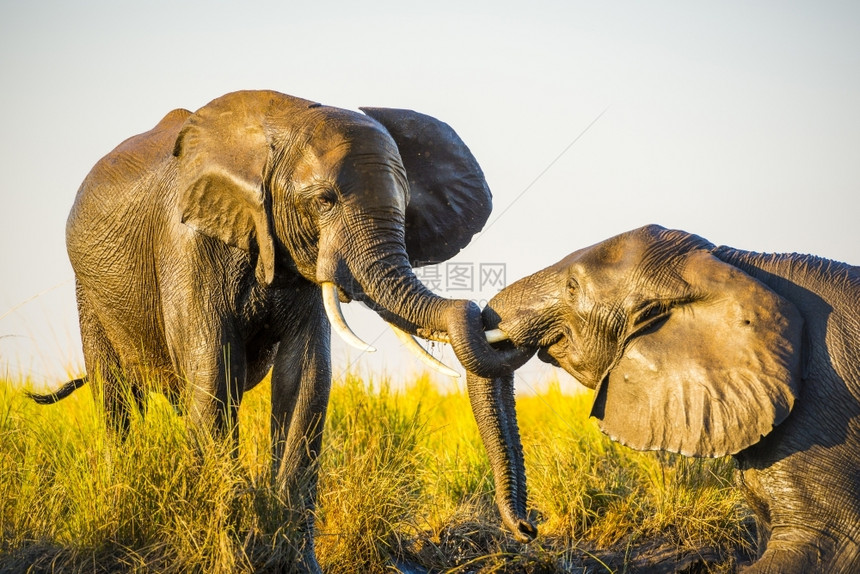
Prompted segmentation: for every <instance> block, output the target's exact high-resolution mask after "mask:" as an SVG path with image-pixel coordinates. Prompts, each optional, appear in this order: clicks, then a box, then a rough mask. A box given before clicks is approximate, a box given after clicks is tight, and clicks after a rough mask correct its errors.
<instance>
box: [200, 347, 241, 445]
mask: <svg viewBox="0 0 860 574" xmlns="http://www.w3.org/2000/svg"><path fill="white" fill-rule="evenodd" d="M219 339H220V340H221V344H219V345H217V346H213V345H211V343H210V344H208V345H205V344H202V345H200V346H199V347H196V348H197V349H200V352H199V353H195V354H193V355H192V356H190V357H189V360H188V366H187V367H186V368H185V372H186V377H187V378H188V381H189V392H190V396H189V397H188V400H189V402H188V415H189V418H190V422H191V425H192V427H193V428H194V429H196V430H198V431H210V432H214V433H215V434H216V435H218V436H226V435H231V436H232V438H233V445H234V448H235V447H236V446H237V445H238V443H239V419H238V415H239V402H240V401H241V400H242V393H243V391H244V388H245V377H246V371H247V364H246V363H247V361H246V358H245V349H244V346H243V345H241V344H240V343H239V342H238V341H239V340H238V338H227V337H219V338H215V340H219Z"/></svg>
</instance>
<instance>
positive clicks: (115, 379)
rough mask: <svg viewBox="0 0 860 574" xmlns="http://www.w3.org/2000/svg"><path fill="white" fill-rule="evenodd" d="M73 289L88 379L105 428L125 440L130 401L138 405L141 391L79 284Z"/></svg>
mask: <svg viewBox="0 0 860 574" xmlns="http://www.w3.org/2000/svg"><path fill="white" fill-rule="evenodd" d="M75 291H76V297H77V302H78V317H79V319H80V325H81V342H82V344H83V351H84V364H85V365H86V370H87V378H88V379H89V382H90V384H91V385H93V386H94V389H93V390H94V392H96V393H98V394H101V399H102V404H103V405H104V411H105V416H106V418H107V427H108V430H109V431H111V432H113V433H114V434H115V435H116V436H117V437H119V438H120V440H125V438H126V436H127V435H128V428H129V414H130V411H131V408H132V404H133V403H134V404H136V405H137V406H138V408H140V407H141V404H142V402H143V397H142V394H141V393H140V390H139V389H137V388H136V387H134V386H133V385H132V384H131V381H129V380H128V379H127V378H126V373H124V371H123V369H122V366H121V365H122V363H121V361H120V358H119V355H118V354H117V352H116V351H115V350H114V347H113V345H112V344H111V342H110V339H109V338H108V335H107V333H106V332H105V329H104V327H103V326H102V323H101V321H100V320H99V318H98V316H97V314H96V312H95V309H94V308H93V306H92V305H91V304H90V303H89V302H88V301H87V297H86V294H85V293H84V290H83V288H82V287H81V286H80V284H77V285H76V286H75Z"/></svg>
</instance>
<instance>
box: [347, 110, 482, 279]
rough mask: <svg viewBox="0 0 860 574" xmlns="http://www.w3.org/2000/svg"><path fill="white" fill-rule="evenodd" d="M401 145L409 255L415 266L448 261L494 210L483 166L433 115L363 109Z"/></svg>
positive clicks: (410, 111)
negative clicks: (407, 195)
mask: <svg viewBox="0 0 860 574" xmlns="http://www.w3.org/2000/svg"><path fill="white" fill-rule="evenodd" d="M361 111H363V112H364V113H365V114H367V115H368V116H370V117H371V118H373V119H374V120H376V121H377V122H379V123H380V124H382V125H383V126H384V127H385V129H386V130H388V133H389V134H391V137H392V138H393V139H394V141H395V143H397V147H398V149H399V150H400V157H401V159H402V160H403V166H404V167H405V168H406V175H407V178H408V179H409V203H408V204H407V206H406V251H407V252H408V254H409V259H410V261H411V262H412V264H413V265H415V266H419V265H426V264H432V263H438V262H440V261H445V260H447V259H450V258H451V257H453V256H455V255H456V254H457V253H459V252H460V250H461V249H463V247H465V246H466V245H468V243H469V241H471V240H472V236H473V235H475V233H477V232H479V231H480V230H481V229H482V228H483V227H484V224H485V223H486V222H487V218H489V217H490V211H491V210H492V194H491V193H490V188H489V186H488V185H487V181H486V180H485V179H484V173H483V171H481V166H480V165H478V161H477V160H476V159H475V157H474V156H473V155H472V152H471V151H469V148H468V147H466V144H465V143H463V140H461V139H460V136H458V135H457V133H456V132H455V131H454V130H453V129H451V127H450V126H449V125H448V124H446V123H444V122H441V121H439V120H437V119H435V118H432V117H430V116H427V115H424V114H420V113H418V112H413V111H412V110H399V109H391V108H361Z"/></svg>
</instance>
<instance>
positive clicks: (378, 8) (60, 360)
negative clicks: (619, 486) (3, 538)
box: [0, 0, 860, 384]
mask: <svg viewBox="0 0 860 574" xmlns="http://www.w3.org/2000/svg"><path fill="white" fill-rule="evenodd" d="M293 4H295V3H292V2H283V1H280V2H263V1H243V2H233V3H227V2H211V1H210V2H182V1H171V2H155V3H142V2H134V3H132V2H113V1H111V2H108V1H104V2H88V1H84V2H74V3H66V2H40V1H27V2H24V1H9V0H2V1H0V78H2V82H3V90H2V91H0V125H2V126H3V129H2V132H0V156H2V158H3V169H2V170H0V194H2V209H0V277H2V282H0V337H2V338H0V368H8V369H10V370H11V372H12V373H15V372H18V371H19V370H22V369H23V370H25V371H26V372H30V373H32V376H33V377H34V379H35V380H36V381H37V382H39V383H42V382H45V383H50V382H52V381H56V382H59V379H61V378H63V377H64V376H65V375H66V370H67V369H72V370H73V371H75V370H77V369H81V368H82V365H83V361H82V355H81V351H80V343H79V338H78V334H77V317H76V310H75V303H74V295H73V283H72V277H73V275H72V271H71V267H70V265H69V264H68V261H67V258H66V253H65V245H64V225H65V219H66V216H67V214H68V211H69V208H70V207H71V204H72V201H73V199H74V196H75V191H76V190H77V187H78V185H79V184H80V182H81V181H82V180H83V178H84V176H85V175H86V174H87V172H88V171H89V169H90V168H91V167H92V165H93V164H94V163H95V162H96V161H97V160H98V159H99V158H100V157H101V156H102V155H104V154H105V153H107V152H108V151H110V150H111V149H112V148H113V147H114V146H116V145H117V144H118V143H119V142H120V141H122V140H123V139H125V138H126V137H128V136H131V135H133V134H136V133H139V132H142V131H146V130H148V129H149V128H151V127H152V126H153V125H154V124H155V123H156V122H157V121H158V120H159V119H160V118H161V117H162V116H163V115H164V114H165V113H166V112H167V111H169V110H170V109H173V108H176V107H185V108H188V109H192V110H193V109H196V108H198V107H200V106H202V105H204V104H205V103H206V102H208V101H209V100H211V99H213V98H215V97H217V96H219V95H221V94H223V93H225V92H229V91H233V90H237V89H248V88H268V89H275V90H278V91H282V92H285V93H288V94H293V95H296V96H301V97H305V98H308V99H313V100H317V101H321V102H324V103H326V104H332V105H337V106H341V107H347V108H353V109H354V108H357V107H358V106H390V107H405V108H412V109H415V110H417V111H421V112H423V113H427V114H430V115H433V116H435V117H437V118H439V119H441V120H444V121H446V122H448V123H449V124H450V125H451V126H452V127H454V129H455V130H457V131H458V133H459V134H460V135H461V136H462V137H463V139H464V140H465V141H466V143H467V144H468V145H469V146H470V148H471V149H472V151H473V153H474V154H475V156H476V157H477V158H478V161H479V162H480V163H481V165H482V167H483V169H484V172H485V174H486V176H487V180H488V181H489V183H490V186H491V188H492V190H493V193H494V202H495V215H494V216H492V217H491V221H493V220H495V219H496V217H499V216H500V214H502V212H504V214H503V215H501V216H500V217H499V219H498V221H497V222H495V223H494V224H493V225H492V226H491V227H490V228H489V229H488V230H487V231H486V232H485V233H484V234H482V235H481V236H480V237H479V238H478V239H477V240H476V241H475V242H474V243H473V245H472V246H471V247H470V248H468V249H467V250H466V251H464V252H463V253H462V254H460V255H459V256H458V257H457V262H459V263H461V264H465V265H475V266H476V269H477V265H479V264H480V263H505V264H506V272H507V281H508V283H510V282H512V281H513V280H514V279H517V278H519V277H521V276H523V275H526V274H528V273H531V272H533V271H537V270H538V269H540V268H542V267H544V266H546V265H548V264H551V263H553V262H555V261H556V260H558V259H560V258H561V257H562V256H564V255H565V254H567V253H568V252H570V251H573V250H574V249H577V248H579V247H583V246H585V245H589V244H592V243H595V242H597V241H600V240H602V239H605V238H607V237H609V236H611V235H614V234H616V233H619V232H621V231H625V230H627V229H631V228H634V227H638V226H640V225H644V224H646V223H659V224H661V225H664V226H667V227H675V228H680V229H685V230H687V231H691V232H694V233H698V234H700V235H702V236H704V237H706V238H707V239H710V240H711V241H713V242H715V243H720V244H727V245H732V246H735V247H740V248H744V249H753V250H759V251H797V252H807V253H815V254H818V255H822V256H825V257H830V258H835V259H839V260H843V261H848V262H850V263H853V264H860V242H858V239H860V231H858V226H857V225H858V215H860V199H858V198H860V105H858V102H860V34H858V30H860V4H858V3H856V2H853V1H846V2H831V1H824V2H756V3H751V2H738V1H729V2H726V1H721V2H695V3H693V2H681V1H678V2H588V3H586V2H578V1H570V0H564V1H557V2H554V1H546V0H535V1H532V2H516V3H512V2H502V3H499V2H480V3H476V2H463V1H462V0H458V1H440V2H433V3H422V4H421V6H420V7H416V8H411V7H409V3H408V2H402V1H398V2H372V1H369V2H364V3H360V4H359V3H348V2H342V3H338V2H326V1H319V2H303V3H301V4H300V5H297V6H295V5H293ZM604 112H605V113H604ZM601 113H602V114H603V115H602V116H600V114H601ZM598 116H600V119H599V120H598V121H596V122H595V123H594V124H593V125H592V126H591V127H590V129H588V130H587V132H586V133H585V134H583V135H582V137H581V138H580V139H579V140H578V141H576V143H575V144H573V145H572V146H570V144H571V143H572V142H574V140H575V139H576V138H577V136H579V135H580V134H581V132H582V131H583V130H584V129H585V128H586V127H587V126H589V124H591V123H592V122H593V121H594V120H595V118H597V117H598ZM568 146H570V147H569V148H568ZM565 149H567V151H566V152H565V153H564V154H563V155H561V157H558V156H559V154H561V153H562V151H563V150H565ZM556 158H558V159H557V161H555V162H554V160H556ZM553 162H554V163H553ZM550 165H551V167H549V169H547V167H548V166H550ZM544 170H546V171H544ZM541 174H542V175H541ZM523 192H524V193H523ZM518 197H519V199H518V200H516V198H518ZM515 200H516V202H515V203H513V205H512V202H514V201H515ZM57 285H59V286H58V287H56V288H54V287H55V286H57ZM476 287H477V286H476ZM46 290H47V292H45V291H46ZM43 292H45V293H43ZM40 293H43V294H41V295H39V296H38V297H36V298H35V299H33V300H31V301H29V302H26V303H24V304H23V305H22V304H21V303H22V302H24V301H26V300H27V299H28V298H31V297H33V296H35V295H38V294H40ZM442 293H443V294H448V295H451V296H461V295H464V296H466V297H470V298H472V297H473V298H476V299H480V298H485V297H488V296H490V295H492V293H491V292H482V291H480V290H478V289H477V288H476V289H475V290H473V291H471V292H465V293H463V292H449V293H445V290H444V289H443V290H442ZM351 307H357V306H356V305H352V306H351ZM349 315H350V317H351V318H352V320H353V321H354V322H355V325H354V328H355V330H356V331H358V332H359V333H360V334H361V335H362V336H363V337H364V338H365V339H367V340H368V341H372V340H376V343H375V344H376V345H377V346H378V347H380V351H379V352H378V353H376V355H375V356H374V357H373V358H372V359H370V360H365V359H362V360H361V361H360V364H361V366H362V369H365V370H367V371H377V372H378V371H381V370H386V371H388V372H390V373H393V374H395V375H400V374H401V373H408V372H411V371H413V370H418V369H420V365H419V364H418V363H417V361H415V360H414V359H412V358H411V357H409V356H407V355H406V354H405V353H404V352H403V351H402V350H401V349H400V348H399V344H398V343H397V342H396V340H395V339H394V338H393V336H389V335H388V334H383V335H382V336H381V337H380V338H379V339H377V337H379V336H380V333H385V329H384V325H383V324H382V321H381V320H380V319H378V318H377V317H375V316H373V315H372V314H370V313H368V312H367V311H366V310H362V309H357V308H356V309H353V308H350V313H349ZM435 352H436V353H437V354H438V355H440V356H441V357H442V358H444V359H445V360H446V361H448V362H449V363H450V362H452V361H453V354H452V353H451V352H450V350H438V349H437V350H436V351H435ZM354 358H355V356H354V354H352V353H350V352H349V351H346V350H345V349H344V348H343V347H342V346H341V345H340V344H339V343H338V344H336V346H335V366H336V369H342V368H344V367H345V366H346V365H347V364H349V362H350V361H351V360H352V359H354ZM544 375H545V371H543V370H542V369H537V368H533V369H532V370H531V371H527V372H526V373H524V379H523V380H524V381H526V384H530V381H537V380H538V379H539V378H540V377H542V376H544ZM534 384H536V383H534Z"/></svg>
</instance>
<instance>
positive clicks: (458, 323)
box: [337, 238, 520, 377]
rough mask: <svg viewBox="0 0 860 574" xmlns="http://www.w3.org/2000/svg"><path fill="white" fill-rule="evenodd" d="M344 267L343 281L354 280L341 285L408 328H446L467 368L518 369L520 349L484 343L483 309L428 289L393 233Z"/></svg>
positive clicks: (485, 371) (487, 372) (486, 371)
mask: <svg viewBox="0 0 860 574" xmlns="http://www.w3.org/2000/svg"><path fill="white" fill-rule="evenodd" d="M368 254H372V255H368ZM347 267H348V269H349V273H348V274H347V275H348V276H349V277H348V278H347V279H346V280H347V281H349V280H354V281H355V283H357V284H347V285H344V283H343V279H341V280H340V281H337V283H338V285H340V286H341V287H345V288H346V290H347V292H348V293H349V294H350V295H351V296H353V297H355V298H357V299H359V300H361V301H363V302H364V303H366V304H367V305H368V306H370V307H371V308H372V309H373V310H374V311H376V312H377V313H378V314H379V315H380V316H381V317H382V318H383V319H385V320H386V321H388V322H389V323H392V324H394V325H396V326H397V327H399V328H400V329H402V330H404V331H406V332H407V333H411V334H416V335H418V336H421V335H422V334H426V333H428V332H438V333H446V334H447V335H448V337H449V339H450V342H451V346H452V347H453V349H454V353H455V354H456V356H457V359H458V360H459V361H460V363H462V365H463V367H465V368H466V370H467V371H470V372H473V373H476V374H478V375H480V376H486V377H497V376H502V375H504V374H505V373H509V372H511V371H512V370H513V368H516V367H515V366H514V364H515V362H516V361H517V359H518V358H519V356H520V354H519V353H516V352H510V351H498V350H496V349H494V348H493V347H491V346H490V344H489V343H488V342H487V339H486V337H485V336H484V324H483V319H482V316H481V309H480V308H479V307H478V306H477V305H476V304H475V303H473V302H471V301H466V300H462V299H446V298H443V297H439V296H438V295H436V294H435V293H433V292H431V291H430V290H429V289H427V287H426V286H425V285H424V284H423V283H421V281H419V280H418V278H417V277H415V274H414V273H413V271H412V266H411V265H410V264H409V260H408V258H407V256H406V252H405V250H404V249H403V248H402V244H399V242H398V241H397V240H396V238H395V239H392V240H388V241H377V242H376V243H375V244H374V245H371V246H370V247H369V248H368V251H366V252H365V253H364V255H363V256H362V255H358V256H355V257H353V258H352V259H350V260H348V261H347ZM517 366H518V365H517Z"/></svg>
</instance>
